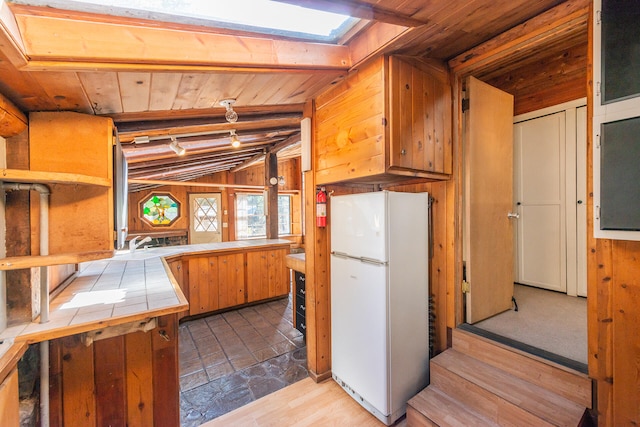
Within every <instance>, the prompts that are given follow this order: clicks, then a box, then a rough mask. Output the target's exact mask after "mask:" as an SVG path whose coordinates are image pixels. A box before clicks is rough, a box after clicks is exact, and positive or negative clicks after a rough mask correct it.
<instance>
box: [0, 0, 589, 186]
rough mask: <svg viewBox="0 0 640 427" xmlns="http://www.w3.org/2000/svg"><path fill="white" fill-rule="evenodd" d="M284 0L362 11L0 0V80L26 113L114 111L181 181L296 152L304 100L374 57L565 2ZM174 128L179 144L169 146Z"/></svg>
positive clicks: (141, 158)
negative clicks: (315, 29)
mask: <svg viewBox="0 0 640 427" xmlns="http://www.w3.org/2000/svg"><path fill="white" fill-rule="evenodd" d="M281 1H285V2H288V3H295V4H300V5H304V6H308V7H312V8H318V9H322V10H332V11H338V12H347V13H350V14H351V15H352V16H356V17H360V18H362V19H363V20H367V21H363V23H362V24H361V25H359V26H358V27H357V31H353V32H352V33H351V34H349V35H348V36H347V37H346V38H345V40H343V41H342V42H341V43H340V44H337V45H329V44H321V43H310V42H304V41H296V40H286V39H278V38H266V37H262V36H259V35H255V34H247V33H233V32H229V31H226V32H225V31H222V30H216V29H212V28H204V27H194V26H188V25H183V24H178V23H172V24H168V23H159V22H153V21H144V20H141V19H134V18H123V17H114V16H106V15H95V14H89V13H81V12H72V11H65V10H58V9H53V8H45V7H38V6H29V5H24V4H17V3H12V2H7V0H0V92H1V93H2V94H3V95H4V96H5V97H6V98H8V99H10V100H11V101H12V102H13V103H14V104H15V105H16V106H18V108H20V109H22V110H23V111H24V112H30V111H58V110H68V111H77V112H83V113H87V114H98V115H108V116H111V117H113V119H114V121H115V123H116V127H117V128H118V133H119V137H120V140H121V142H122V143H123V147H124V150H125V153H126V156H127V158H128V160H129V165H130V171H131V176H132V177H137V178H143V179H163V180H189V179H194V178H196V177H198V176H202V175H206V174H210V173H212V172H217V171H224V170H234V168H235V169H238V168H242V167H245V166H247V165H249V164H252V162H255V161H259V159H260V155H261V154H262V153H264V152H265V151H266V150H274V151H279V153H280V155H281V156H286V155H289V156H295V155H298V153H299V151H296V146H299V141H300V127H299V121H300V119H301V118H302V114H303V109H304V106H305V103H307V102H309V101H310V100H312V99H313V98H314V97H315V96H316V95H317V94H318V93H320V92H321V91H322V90H323V89H326V88H327V87H329V86H330V85H331V84H333V83H335V82H336V81H338V80H340V79H341V78H343V77H344V76H345V75H346V73H347V72H348V71H349V70H351V69H353V68H356V67H357V66H358V65H359V64H360V63H362V62H363V61H366V60H367V59H368V58H371V57H372V56H375V55H378V54H380V53H391V52H397V53H402V54H408V55H414V56H421V57H430V58H437V59H442V60H449V59H451V58H454V57H456V56H457V55H459V54H461V53H463V52H465V51H467V50H469V49H470V48H473V47H474V46H477V45H479V44H481V43H483V42H485V41H486V40H489V39H491V38H492V37H495V36H496V35H498V34H500V33H502V32H504V31H506V30H508V29H510V28H512V27H515V26H516V25H518V24H521V23H523V22H524V21H526V20H528V19H530V18H532V17H534V16H536V15H538V14H540V13H542V12H544V11H546V10H548V9H550V8H552V7H554V6H556V5H558V4H560V3H563V2H562V1H561V0H540V1H535V2H531V1H528V0H430V1H427V0H402V1H398V0H281ZM575 1H576V0H569V1H568V2H566V3H564V4H567V5H570V4H571V3H572V2H575ZM21 3H24V2H23V1H22V0H21ZM226 98H234V99H236V104H235V105H234V109H235V110H236V111H237V112H238V115H239V120H238V122H237V123H235V124H230V123H227V122H226V121H225V119H224V112H225V109H224V108H223V107H222V106H220V101H221V100H222V99H226ZM231 129H234V130H236V133H237V135H238V136H239V137H240V139H241V141H242V142H243V145H242V147H241V148H239V149H232V148H231V147H230V145H229V142H230V141H229V140H230V138H229V136H230V135H229V133H228V132H229V130H231ZM171 135H173V136H178V141H179V143H180V145H182V146H184V147H185V148H186V149H187V154H186V155H185V156H183V157H178V156H176V155H175V153H174V152H173V151H171V150H170V148H169V146H168V143H169V141H170V137H171ZM135 136H150V137H151V138H150V139H151V142H149V143H147V144H141V143H136V144H134V137H135ZM287 147H289V148H287ZM286 153H288V154H286ZM132 189H133V190H135V189H136V187H135V186H133V187H132Z"/></svg>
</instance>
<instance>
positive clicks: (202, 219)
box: [189, 193, 222, 244]
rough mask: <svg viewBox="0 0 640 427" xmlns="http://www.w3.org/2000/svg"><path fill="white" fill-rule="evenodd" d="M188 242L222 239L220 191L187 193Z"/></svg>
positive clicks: (218, 240) (208, 241)
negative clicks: (188, 210)
mask: <svg viewBox="0 0 640 427" xmlns="http://www.w3.org/2000/svg"><path fill="white" fill-rule="evenodd" d="M189 207H190V215H191V216H190V218H189V243H191V244H195V243H215V242H221V241H222V221H221V212H220V209H221V196H220V193H192V194H189Z"/></svg>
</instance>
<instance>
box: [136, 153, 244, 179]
mask: <svg viewBox="0 0 640 427" xmlns="http://www.w3.org/2000/svg"><path fill="white" fill-rule="evenodd" d="M253 155H255V151H254V152H252V153H245V154H242V155H240V156H233V157H231V156H227V157H224V158H220V159H217V160H216V161H215V162H211V161H208V160H203V161H191V162H189V163H177V164H172V165H165V166H147V167H145V168H140V169H133V170H129V176H130V177H132V178H136V177H139V176H146V175H149V174H154V173H156V172H158V171H167V172H170V171H178V172H179V171H181V170H182V169H185V168H188V167H198V166H201V167H212V166H218V165H225V166H226V165H228V164H230V163H233V162H235V163H236V164H237V163H241V162H243V161H244V160H245V159H247V158H250V157H252V156H253ZM234 166H235V165H234Z"/></svg>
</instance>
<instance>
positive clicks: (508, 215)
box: [507, 212, 520, 219]
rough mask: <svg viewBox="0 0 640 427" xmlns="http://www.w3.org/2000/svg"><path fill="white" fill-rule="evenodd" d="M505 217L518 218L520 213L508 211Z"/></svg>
mask: <svg viewBox="0 0 640 427" xmlns="http://www.w3.org/2000/svg"><path fill="white" fill-rule="evenodd" d="M507 218H509V219H511V218H515V219H518V218H520V214H519V213H518V212H509V213H508V214H507Z"/></svg>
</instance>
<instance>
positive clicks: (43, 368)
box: [4, 183, 51, 427]
mask: <svg viewBox="0 0 640 427" xmlns="http://www.w3.org/2000/svg"><path fill="white" fill-rule="evenodd" d="M4 189H5V190H34V191H37V192H38V193H40V255H43V256H44V255H49V195H50V194H51V192H50V191H49V187H47V186H46V185H44V184H21V183H5V184H4ZM48 321H49V269H48V268H47V267H40V323H46V322H48ZM40 425H41V426H42V427H49V341H42V342H41V343H40Z"/></svg>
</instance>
